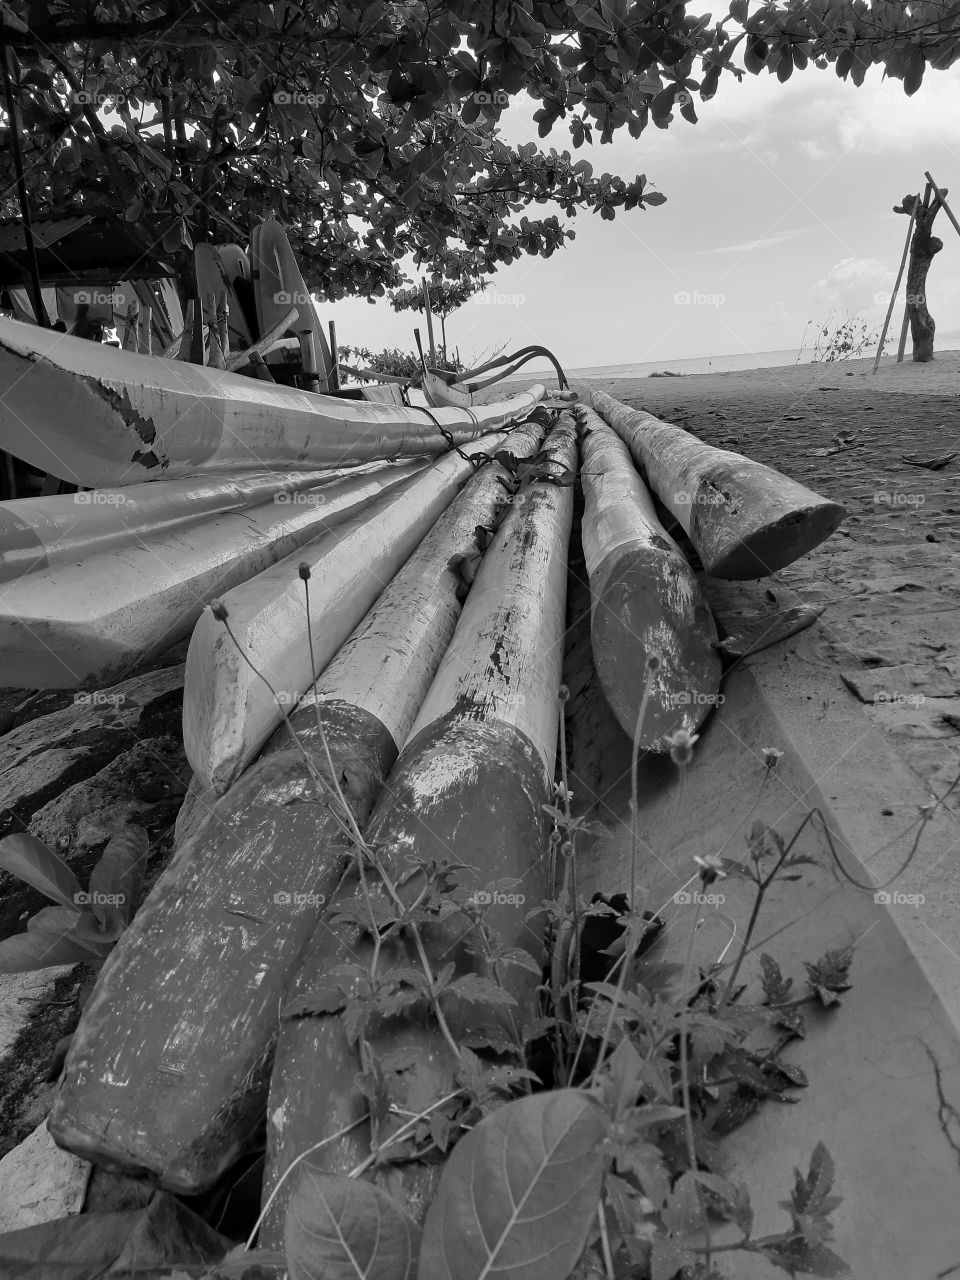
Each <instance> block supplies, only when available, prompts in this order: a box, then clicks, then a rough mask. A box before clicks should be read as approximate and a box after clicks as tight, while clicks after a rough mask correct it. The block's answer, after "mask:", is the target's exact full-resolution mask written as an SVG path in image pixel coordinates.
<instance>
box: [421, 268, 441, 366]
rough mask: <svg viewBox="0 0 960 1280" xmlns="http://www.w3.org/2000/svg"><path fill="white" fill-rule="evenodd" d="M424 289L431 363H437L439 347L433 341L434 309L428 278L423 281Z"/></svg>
mask: <svg viewBox="0 0 960 1280" xmlns="http://www.w3.org/2000/svg"><path fill="white" fill-rule="evenodd" d="M422 289H423V310H424V314H425V315H426V317H427V342H428V344H429V347H430V363H431V365H435V364H436V363H437V348H436V344H435V343H434V341H433V311H432V309H431V307H430V286H429V285H428V284H427V282H426V280H424V281H423V283H422Z"/></svg>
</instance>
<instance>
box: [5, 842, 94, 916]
mask: <svg viewBox="0 0 960 1280" xmlns="http://www.w3.org/2000/svg"><path fill="white" fill-rule="evenodd" d="M0 870H2V871H9V872H10V874H11V875H13V876H17V877H18V878H19V879H20V880H23V881H25V882H26V883H27V884H28V885H30V886H31V888H33V889H39V890H40V892H41V893H43V894H46V896H47V897H48V898H50V899H51V901H53V902H59V904H60V905H61V906H62V907H73V908H74V909H76V906H77V901H76V895H77V894H78V893H80V881H79V880H78V879H77V877H76V876H75V875H74V874H73V872H72V871H71V870H70V868H69V867H68V866H67V864H66V863H65V862H64V860H63V859H62V858H60V857H58V856H57V855H56V854H55V853H54V852H53V850H52V849H50V848H48V847H47V845H45V844H44V843H43V841H42V840H38V839H37V837H36V836H32V835H30V834H29V833H28V832H26V831H22V832H20V833H19V834H18V835H15V836H6V837H5V839H3V840H0Z"/></svg>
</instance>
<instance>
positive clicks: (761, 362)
mask: <svg viewBox="0 0 960 1280" xmlns="http://www.w3.org/2000/svg"><path fill="white" fill-rule="evenodd" d="M958 348H960V330H949V331H946V332H944V333H942V334H941V333H939V332H938V333H937V349H938V350H939V351H955V350H957V349H958ZM896 352H897V347H896V342H893V343H892V344H891V342H890V340H889V339H888V341H887V343H886V345H885V347H884V350H883V358H884V360H887V359H888V358H890V359H892V360H895V359H896ZM875 354H876V347H875V346H870V347H868V348H867V349H865V350H864V351H862V352H861V353H860V355H859V357H857V358H858V359H861V360H868V359H872V358H873V357H874V355H875ZM813 358H814V353H813V348H812V347H805V348H804V349H803V350H802V351H800V352H799V354H798V352H797V348H796V347H792V348H790V349H789V350H784V351H738V352H736V353H734V354H733V355H721V356H713V355H710V356H680V357H679V358H677V359H675V360H670V359H660V360H641V361H637V362H636V363H630V362H628V361H625V362H624V363H623V364H603V365H591V366H590V367H589V368H579V369H573V368H571V369H567V370H566V374H567V376H568V377H571V378H600V379H613V378H649V377H650V375H651V374H653V373H675V374H684V373H735V372H736V371H737V370H738V369H778V368H782V367H783V366H784V365H796V364H811V363H812V362H813ZM909 358H910V357H909V351H908V355H907V359H909ZM525 372H529V373H549V372H550V370H549V367H545V368H540V367H539V366H536V367H534V366H533V365H532V364H531V365H529V366H527V369H526V370H525Z"/></svg>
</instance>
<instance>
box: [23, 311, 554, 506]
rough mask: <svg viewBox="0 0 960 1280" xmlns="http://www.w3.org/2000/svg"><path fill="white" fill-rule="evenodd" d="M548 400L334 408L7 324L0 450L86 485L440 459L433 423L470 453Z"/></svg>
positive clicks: (326, 401)
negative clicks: (475, 443)
mask: <svg viewBox="0 0 960 1280" xmlns="http://www.w3.org/2000/svg"><path fill="white" fill-rule="evenodd" d="M542 396H543V387H542V386H540V385H537V386H533V387H531V388H530V389H529V390H528V391H525V392H522V393H521V394H519V395H516V396H512V397H511V398H510V399H508V400H502V401H499V402H497V403H496V404H491V405H482V406H479V407H478V408H476V409H451V408H446V409H434V410H429V411H428V410H425V409H417V408H401V407H400V406H397V405H389V404H370V403H369V402H366V401H357V400H339V399H337V398H336V397H334V396H323V395H317V394H316V393H313V392H309V391H298V390H296V389H294V388H290V387H283V386H276V385H273V384H271V383H264V382H260V381H259V380H257V379H254V378H246V377H244V376H243V375H241V374H233V373H227V372H226V371H224V370H222V369H211V368H208V367H206V366H204V365H193V364H188V363H185V362H184V361H181V360H159V359H154V358H153V357H150V356H141V355H137V354H135V353H133V352H128V351H120V350H118V349H117V348H116V347H110V346H106V345H104V344H101V343H94V342H87V341H84V340H83V339H81V338H73V337H70V336H69V335H67V334H62V333H56V332H54V331H53V330H50V329H40V328H38V327H37V326H35V325H28V324H22V323H20V322H19V321H16V320H6V319H0V448H3V449H6V450H7V452H8V453H12V454H13V455H14V456H15V457H17V458H22V459H23V460H24V461H25V462H29V463H30V464H31V465H32V466H35V467H38V468H39V469H40V470H42V471H46V472H48V473H49V474H51V475H54V476H58V477H59V478H60V479H61V480H66V481H69V482H70V483H72V484H78V485H87V486H91V487H98V486H103V485H129V484H138V483H142V482H143V481H150V480H165V479H169V478H180V477H184V476H188V475H196V474H197V473H199V472H208V471H262V470H263V469H264V468H270V469H274V468H276V469H281V468H282V469H294V470H313V469H315V468H320V467H340V466H347V465H349V464H350V463H354V462H368V461H372V460H374V459H377V458H397V457H400V456H411V455H416V454H437V453H442V452H443V451H444V450H445V449H446V448H447V447H448V442H447V441H446V440H445V439H444V437H443V434H442V432H441V431H439V430H438V429H437V424H438V423H439V425H440V426H441V427H442V428H443V429H444V431H447V432H450V433H451V435H452V436H453V438H454V440H455V442H456V443H457V444H464V443H466V442H467V441H470V440H475V439H477V438H479V437H480V436H482V435H485V434H487V433H489V432H490V431H493V430H495V429H496V428H497V427H499V426H501V425H502V424H504V423H505V422H508V421H511V420H513V419H516V418H518V417H522V416H523V415H525V414H526V413H528V412H529V410H530V409H532V408H533V407H534V405H536V404H537V402H538V401H539V400H540V399H541V397H542Z"/></svg>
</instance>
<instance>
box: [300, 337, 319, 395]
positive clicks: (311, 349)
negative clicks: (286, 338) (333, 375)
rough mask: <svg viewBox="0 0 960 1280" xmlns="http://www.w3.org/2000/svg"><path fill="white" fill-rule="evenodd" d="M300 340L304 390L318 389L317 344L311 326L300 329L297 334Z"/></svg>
mask: <svg viewBox="0 0 960 1280" xmlns="http://www.w3.org/2000/svg"><path fill="white" fill-rule="evenodd" d="M297 337H298V338H299V340H300V360H301V363H302V365H303V385H304V390H306V391H319V390H320V378H319V376H318V373H317V344H316V342H315V340H314V333H313V329H312V328H311V327H308V328H306V329H301V330H300V331H299V333H298V334H297Z"/></svg>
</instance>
